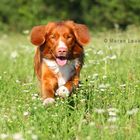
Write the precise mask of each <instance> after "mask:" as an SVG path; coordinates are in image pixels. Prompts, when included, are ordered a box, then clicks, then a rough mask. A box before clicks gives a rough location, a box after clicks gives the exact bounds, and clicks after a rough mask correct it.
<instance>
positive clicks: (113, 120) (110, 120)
mask: <svg viewBox="0 0 140 140" xmlns="http://www.w3.org/2000/svg"><path fill="white" fill-rule="evenodd" d="M116 121H117V117H116V116H113V117H109V118H108V122H116Z"/></svg>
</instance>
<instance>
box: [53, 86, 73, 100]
mask: <svg viewBox="0 0 140 140" xmlns="http://www.w3.org/2000/svg"><path fill="white" fill-rule="evenodd" d="M56 95H58V96H60V97H63V98H65V97H68V96H69V95H70V91H69V90H68V89H67V88H66V87H65V86H61V87H60V88H58V89H57V91H56Z"/></svg>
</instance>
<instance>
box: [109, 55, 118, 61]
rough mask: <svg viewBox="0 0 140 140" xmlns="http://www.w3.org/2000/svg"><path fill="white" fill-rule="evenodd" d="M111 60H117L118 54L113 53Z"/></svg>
mask: <svg viewBox="0 0 140 140" xmlns="http://www.w3.org/2000/svg"><path fill="white" fill-rule="evenodd" d="M109 58H110V59H111V60H115V59H116V58H117V56H116V55H112V56H110V57H109Z"/></svg>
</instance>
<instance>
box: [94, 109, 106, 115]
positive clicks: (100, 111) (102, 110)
mask: <svg viewBox="0 0 140 140" xmlns="http://www.w3.org/2000/svg"><path fill="white" fill-rule="evenodd" d="M95 112H96V113H98V114H102V113H104V112H105V110H104V109H101V108H98V109H97V108H96V109H95Z"/></svg>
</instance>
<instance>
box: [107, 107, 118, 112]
mask: <svg viewBox="0 0 140 140" xmlns="http://www.w3.org/2000/svg"><path fill="white" fill-rule="evenodd" d="M108 112H118V109H117V108H109V109H108Z"/></svg>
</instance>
